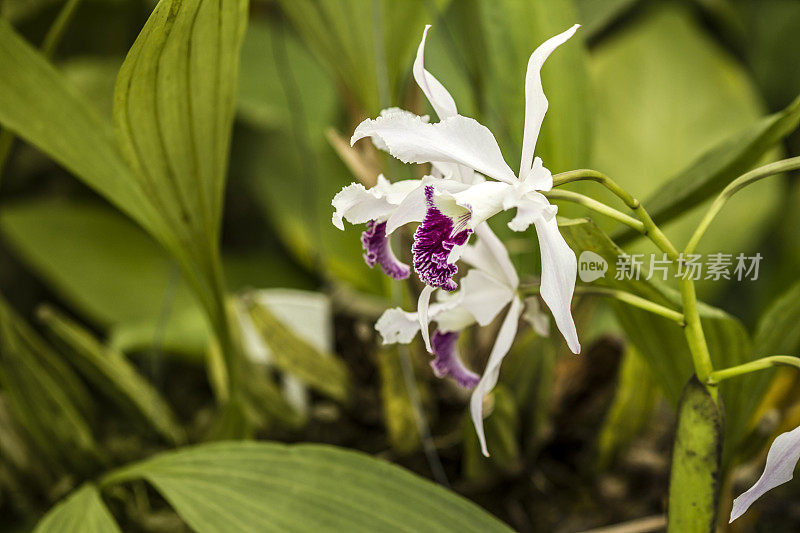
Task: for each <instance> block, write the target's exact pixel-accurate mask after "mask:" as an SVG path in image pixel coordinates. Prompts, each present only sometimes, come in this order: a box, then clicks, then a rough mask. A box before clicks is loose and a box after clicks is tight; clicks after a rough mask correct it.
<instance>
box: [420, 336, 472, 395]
mask: <svg viewBox="0 0 800 533" xmlns="http://www.w3.org/2000/svg"><path fill="white" fill-rule="evenodd" d="M458 335H459V333H458V332H457V331H451V332H450V333H442V332H441V331H439V330H438V329H437V330H436V331H434V332H433V335H432V336H431V347H432V348H433V354H434V355H435V356H436V359H434V360H433V361H431V368H433V373H434V374H436V377H438V378H443V377H445V376H448V377H451V378H453V379H454V380H456V383H458V384H459V385H460V386H462V387H464V388H465V389H474V388H475V387H476V386H477V385H478V381H480V379H481V378H480V376H478V375H477V374H476V373H474V372H472V371H471V370H469V369H468V368H467V367H465V366H464V363H462V362H461V358H460V357H459V356H458V353H456V342H457V341H458Z"/></svg>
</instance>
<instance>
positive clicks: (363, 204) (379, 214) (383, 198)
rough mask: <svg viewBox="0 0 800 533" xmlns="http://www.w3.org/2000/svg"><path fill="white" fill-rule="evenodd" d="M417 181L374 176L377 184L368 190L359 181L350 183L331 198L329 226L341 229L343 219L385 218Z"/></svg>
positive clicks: (360, 222) (418, 183) (363, 221)
mask: <svg viewBox="0 0 800 533" xmlns="http://www.w3.org/2000/svg"><path fill="white" fill-rule="evenodd" d="M421 183H422V181H421V180H403V181H398V182H396V183H389V181H388V180H387V179H386V178H384V177H383V176H378V184H377V185H375V186H374V187H372V188H370V189H366V188H365V187H364V186H363V185H361V184H360V183H351V184H350V185H347V186H346V187H343V188H342V190H341V191H339V192H338V193H336V196H334V197H333V200H332V201H331V205H332V206H333V207H334V209H335V211H334V212H333V216H332V222H333V225H334V226H336V227H337V228H339V229H341V230H343V229H344V224H343V223H342V220H343V219H344V220H347V221H348V222H350V223H351V224H363V223H365V222H368V221H370V220H382V219H385V218H387V217H389V215H391V214H392V213H393V212H394V211H395V209H396V207H397V206H398V205H399V204H401V203H402V202H403V200H404V199H405V197H406V196H408V194H409V193H410V192H411V191H413V190H415V189H417V188H419V186H420V185H421Z"/></svg>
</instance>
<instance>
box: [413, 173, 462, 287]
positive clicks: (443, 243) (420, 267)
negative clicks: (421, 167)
mask: <svg viewBox="0 0 800 533" xmlns="http://www.w3.org/2000/svg"><path fill="white" fill-rule="evenodd" d="M425 199H426V203H427V204H428V210H427V212H426V213H425V218H424V219H423V220H422V224H420V225H419V227H418V228H417V231H416V232H414V244H413V245H412V247H411V252H412V254H413V256H414V270H416V271H417V274H418V275H419V279H421V280H422V281H423V282H424V283H425V284H427V285H430V286H431V287H439V288H442V289H444V290H446V291H454V290H456V289H457V288H458V285H456V282H455V281H453V276H454V275H455V274H456V272H458V267H457V266H456V265H454V264H452V263H449V262H448V257H449V256H450V252H451V251H452V250H453V247H455V246H460V245H462V244H464V243H465V242H467V239H468V238H469V236H470V234H471V233H472V230H471V229H462V230H460V231H457V232H454V228H455V224H454V222H453V219H452V218H450V217H448V216H447V215H445V214H443V213H442V212H441V211H440V210H439V208H437V207H436V205H435V204H434V203H433V187H432V186H431V185H428V186H426V187H425ZM460 222H461V221H460Z"/></svg>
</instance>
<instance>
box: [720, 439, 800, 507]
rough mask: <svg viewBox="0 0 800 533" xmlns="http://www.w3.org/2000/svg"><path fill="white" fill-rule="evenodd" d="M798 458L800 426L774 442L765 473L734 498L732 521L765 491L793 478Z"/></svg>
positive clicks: (770, 449)
mask: <svg viewBox="0 0 800 533" xmlns="http://www.w3.org/2000/svg"><path fill="white" fill-rule="evenodd" d="M798 460H800V427H798V428H795V429H793V430H792V431H788V432H786V433H781V434H780V435H778V437H777V438H776V439H775V442H773V443H772V446H770V448H769V453H768V454H767V464H766V466H765V467H764V473H763V474H761V477H760V478H758V481H756V483H755V485H753V486H752V487H750V489H749V490H748V491H747V492H745V493H743V494H742V495H741V496H739V497H738V498H736V499H735V500H733V509H732V510H731V519H730V522H733V521H734V520H736V519H737V518H739V517H740V516H742V515H743V514H744V513H745V511H747V509H748V508H749V507H750V506H751V505H752V504H753V502H755V501H756V500H757V499H759V498H760V497H761V496H762V495H763V494H764V493H765V492H767V491H768V490H771V489H774V488H775V487H777V486H778V485H782V484H783V483H786V482H787V481H789V480H790V479H792V476H793V473H794V469H795V466H796V465H797V461H798Z"/></svg>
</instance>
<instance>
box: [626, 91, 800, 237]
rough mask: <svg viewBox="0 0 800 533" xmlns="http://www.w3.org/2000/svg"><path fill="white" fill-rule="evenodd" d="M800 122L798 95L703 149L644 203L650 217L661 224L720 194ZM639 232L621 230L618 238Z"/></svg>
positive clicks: (631, 235) (799, 98)
mask: <svg viewBox="0 0 800 533" xmlns="http://www.w3.org/2000/svg"><path fill="white" fill-rule="evenodd" d="M798 124H800V97H798V98H797V99H795V101H794V102H792V103H791V104H790V105H789V106H788V107H787V108H786V109H784V110H783V111H780V112H778V113H775V114H772V115H769V116H767V117H764V118H763V119H761V120H759V121H758V122H756V123H755V124H754V125H752V126H749V127H747V128H746V129H745V130H744V131H742V132H739V133H736V134H734V135H732V136H731V137H729V138H727V139H725V140H724V141H722V142H721V143H719V144H717V145H716V146H714V147H713V148H712V149H711V150H709V151H707V152H705V153H704V154H703V155H701V156H700V157H699V158H698V159H697V160H695V161H694V162H693V163H692V164H691V165H690V166H689V167H687V168H686V169H684V170H683V171H681V172H680V173H678V174H677V175H675V176H674V177H672V178H670V179H669V180H668V181H666V182H664V183H663V184H662V185H661V186H660V187H659V188H658V190H657V191H655V192H654V193H652V194H651V195H650V197H649V198H648V199H647V200H645V201H644V202H643V204H644V206H645V207H646V208H647V210H648V212H649V213H650V215H651V216H652V217H653V220H655V221H656V223H658V224H663V223H665V222H668V221H670V220H672V219H673V218H675V217H677V216H679V215H680V214H681V213H683V212H685V211H687V210H689V209H691V208H692V207H694V206H696V205H698V204H700V203H702V202H704V201H705V200H707V199H708V198H710V197H711V196H713V195H715V194H717V193H719V192H720V191H721V190H722V189H723V188H724V187H725V186H726V185H727V184H728V183H730V182H731V181H733V180H734V179H735V178H737V177H738V176H740V175H741V174H744V173H745V172H746V171H748V170H749V169H750V168H752V167H753V166H754V165H755V164H756V163H758V162H759V161H760V160H761V159H762V158H763V156H764V154H766V153H767V152H768V151H769V150H770V149H772V148H773V147H775V145H776V144H778V143H779V142H780V141H781V140H782V139H784V138H785V137H786V136H787V135H789V134H790V133H792V132H793V131H795V130H796V129H797V126H798ZM635 235H638V234H633V233H631V232H627V231H626V232H624V234H621V235H620V236H619V238H618V239H617V240H618V241H624V240H626V239H628V238H630V237H633V236H635Z"/></svg>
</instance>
